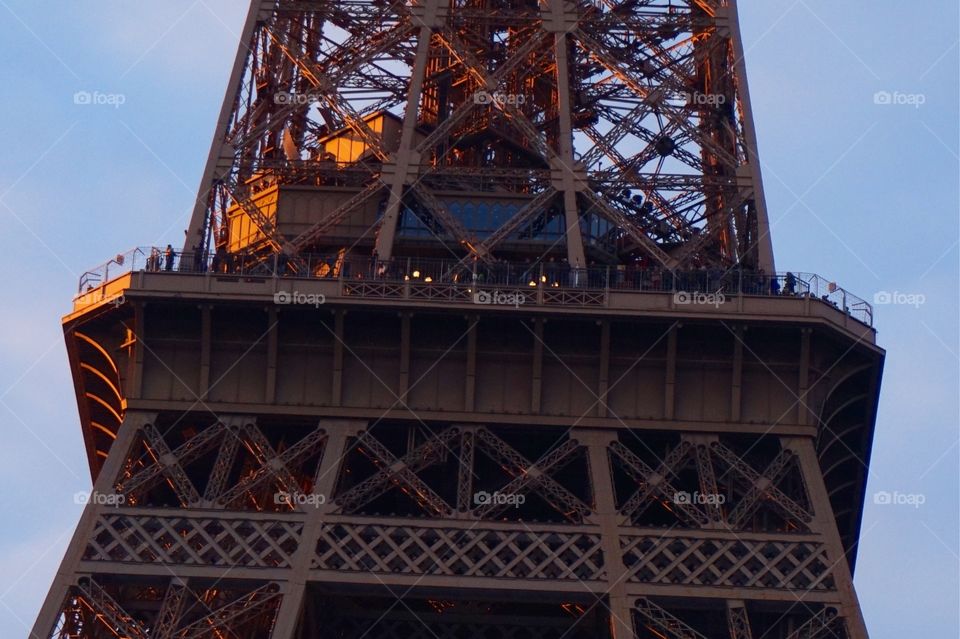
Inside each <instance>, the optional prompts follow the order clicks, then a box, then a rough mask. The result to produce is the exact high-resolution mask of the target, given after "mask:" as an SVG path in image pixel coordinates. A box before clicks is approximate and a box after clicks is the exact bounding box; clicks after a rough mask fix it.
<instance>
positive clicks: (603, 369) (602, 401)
mask: <svg viewBox="0 0 960 639" xmlns="http://www.w3.org/2000/svg"><path fill="white" fill-rule="evenodd" d="M599 324H600V379H599V381H598V382H597V399H598V401H597V417H606V416H607V391H608V390H609V387H610V321H609V320H601V321H600V322H599Z"/></svg>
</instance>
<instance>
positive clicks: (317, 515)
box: [270, 420, 366, 639]
mask: <svg viewBox="0 0 960 639" xmlns="http://www.w3.org/2000/svg"><path fill="white" fill-rule="evenodd" d="M320 423H321V425H322V426H323V427H324V429H325V430H326V431H327V443H326V445H325V446H324V448H323V459H321V460H320V468H318V469H317V476H316V478H315V479H314V482H313V492H314V493H316V494H318V495H323V496H324V498H325V499H324V503H323V504H322V505H321V506H319V507H318V508H314V509H312V510H308V511H307V519H306V522H305V523H304V525H303V533H302V535H301V537H300V545H299V546H298V547H297V550H296V552H295V553H294V555H293V558H292V559H291V566H293V570H292V571H291V576H290V580H289V581H288V582H287V583H286V584H285V585H284V586H285V588H286V590H285V591H284V593H283V600H282V601H281V603H280V610H278V611H277V622H276V624H275V625H274V627H273V633H272V634H271V635H270V636H271V639H293V638H294V636H295V635H294V633H295V632H296V631H297V625H298V623H299V621H300V617H301V614H302V612H303V603H304V599H305V597H306V590H307V577H308V575H309V572H310V561H311V559H312V558H313V554H314V552H315V551H316V547H317V538H318V537H319V535H320V527H321V526H322V525H323V517H324V515H326V514H327V513H330V512H332V511H333V509H334V503H333V499H334V496H335V495H334V491H335V490H336V487H337V479H338V478H339V476H340V467H341V465H342V462H343V459H344V457H345V456H346V454H347V452H348V448H347V446H348V444H349V440H350V438H351V437H354V436H356V434H357V433H358V432H360V431H361V430H363V428H364V427H365V425H366V422H364V421H356V420H322V421H321V422H320Z"/></svg>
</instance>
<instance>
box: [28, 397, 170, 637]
mask: <svg viewBox="0 0 960 639" xmlns="http://www.w3.org/2000/svg"><path fill="white" fill-rule="evenodd" d="M155 417H156V415H155V414H153V413H141V412H138V411H127V414H126V416H125V417H124V419H123V423H121V424H120V429H119V431H118V432H117V438H116V439H115V440H113V444H111V445H110V452H109V453H108V454H107V460H106V461H105V462H104V464H103V468H101V469H100V474H99V475H97V479H96V481H95V482H94V484H93V492H92V493H91V494H100V495H107V494H111V493H113V487H114V485H115V484H116V482H117V480H118V479H119V478H120V473H121V472H122V471H123V467H124V463H125V462H126V460H127V456H128V455H129V453H130V448H131V446H133V443H134V441H135V440H136V435H137V432H138V431H139V430H140V428H142V427H143V426H144V425H145V424H147V423H150V422H151V421H153V419H154V418H155ZM98 501H101V502H102V501H105V500H97V499H89V500H87V505H86V506H84V508H83V514H81V515H80V522H79V523H78V524H77V529H76V530H75V531H74V533H73V539H71V540H70V545H69V546H67V552H66V554H65V555H64V557H63V560H62V561H61V562H60V568H59V570H57V574H56V575H55V576H54V578H53V585H52V586H51V587H50V591H49V592H48V593H47V598H46V599H45V600H44V602H43V606H42V607H41V608H40V614H39V615H37V621H36V623H35V624H34V626H33V630H32V632H31V633H30V639H48V637H50V634H51V633H52V632H53V628H54V624H56V622H57V618H58V617H59V616H60V610H61V608H62V607H63V602H64V601H65V600H66V598H67V594H68V592H69V590H70V587H71V586H73V585H74V584H75V583H76V579H77V567H78V566H79V564H80V560H81V559H82V557H83V551H84V549H85V548H86V547H87V542H88V541H89V538H90V535H91V534H92V532H93V529H94V526H95V525H96V522H97V517H98V516H99V515H100V513H101V512H102V511H104V510H106V509H108V508H109V509H111V510H113V509H114V506H110V505H107V504H104V503H97V502H98Z"/></svg>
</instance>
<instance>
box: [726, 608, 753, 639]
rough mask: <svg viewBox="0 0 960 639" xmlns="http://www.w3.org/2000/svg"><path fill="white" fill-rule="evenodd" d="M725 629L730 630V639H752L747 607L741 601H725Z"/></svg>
mask: <svg viewBox="0 0 960 639" xmlns="http://www.w3.org/2000/svg"><path fill="white" fill-rule="evenodd" d="M727 627H728V629H729V630H730V639H753V630H751V628H750V618H749V617H748V616H747V606H746V604H745V603H744V602H743V601H741V600H739V599H728V600H727Z"/></svg>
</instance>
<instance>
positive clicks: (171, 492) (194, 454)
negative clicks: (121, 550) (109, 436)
mask: <svg viewBox="0 0 960 639" xmlns="http://www.w3.org/2000/svg"><path fill="white" fill-rule="evenodd" d="M265 431H266V432H265ZM326 440H327V433H326V431H324V429H323V428H320V427H304V428H296V427H294V428H290V427H289V426H287V427H283V428H269V427H263V428H261V427H260V426H258V425H257V424H256V423H255V420H234V421H232V422H230V423H222V422H216V423H213V424H202V425H193V424H183V423H180V422H177V423H174V424H172V425H168V426H164V425H160V424H145V425H144V426H142V427H141V428H140V429H139V431H138V433H137V438H136V443H135V445H134V446H133V447H132V449H131V451H130V453H129V455H128V457H127V459H126V463H125V465H124V470H123V472H122V474H121V477H120V479H119V480H118V481H117V483H116V487H115V489H116V492H117V494H118V495H122V496H123V497H124V505H126V506H179V507H181V508H198V507H205V508H222V509H230V510H257V511H263V510H267V511H271V510H272V511H278V512H290V511H292V510H301V511H302V510H303V509H304V508H305V507H307V506H305V505H304V504H303V503H297V502H296V500H294V499H287V498H284V495H296V494H304V495H307V494H310V493H311V491H312V487H313V483H314V481H315V476H316V472H317V468H318V465H319V463H320V459H321V457H322V454H323V448H324V445H325V443H326Z"/></svg>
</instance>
